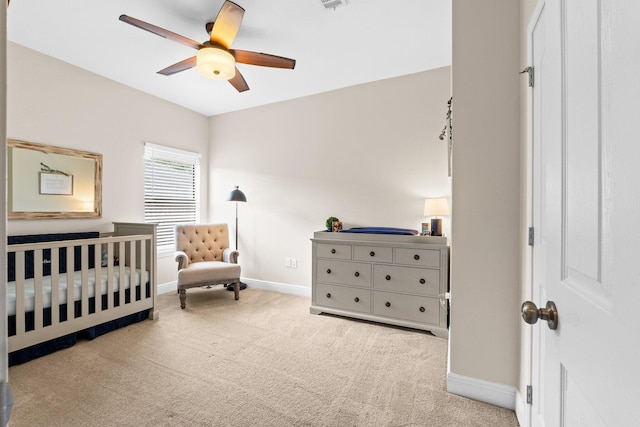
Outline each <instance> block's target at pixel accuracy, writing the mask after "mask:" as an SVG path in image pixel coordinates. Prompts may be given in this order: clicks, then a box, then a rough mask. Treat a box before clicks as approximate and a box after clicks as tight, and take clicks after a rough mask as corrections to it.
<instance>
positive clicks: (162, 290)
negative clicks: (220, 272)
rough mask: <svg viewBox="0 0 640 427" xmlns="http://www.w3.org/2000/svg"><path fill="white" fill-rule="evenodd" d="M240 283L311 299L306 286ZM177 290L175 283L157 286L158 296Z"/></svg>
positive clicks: (262, 282)
mask: <svg viewBox="0 0 640 427" xmlns="http://www.w3.org/2000/svg"><path fill="white" fill-rule="evenodd" d="M240 281H241V282H242V283H245V284H246V285H247V287H249V288H256V289H264V290H266V291H274V292H280V293H283V294H290V295H297V296H301V297H309V298H311V288H308V287H306V286H298V285H288V284H286V283H277V282H267V281H264V280H255V279H247V278H246V277H243V278H241V279H240ZM177 290H178V283H177V282H176V281H173V282H168V283H163V284H161V285H158V295H161V294H168V293H169V292H173V293H175V292H176V291H177Z"/></svg>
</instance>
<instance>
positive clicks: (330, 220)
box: [324, 216, 342, 231]
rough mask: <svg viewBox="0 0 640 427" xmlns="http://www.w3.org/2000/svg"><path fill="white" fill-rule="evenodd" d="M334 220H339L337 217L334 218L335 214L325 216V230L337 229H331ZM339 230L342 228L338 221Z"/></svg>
mask: <svg viewBox="0 0 640 427" xmlns="http://www.w3.org/2000/svg"><path fill="white" fill-rule="evenodd" d="M334 222H340V220H339V219H338V218H336V217H335V216H330V217H329V218H327V220H326V221H325V222H324V226H325V227H327V231H337V230H334V229H333V223H334ZM340 230H342V223H341V222H340Z"/></svg>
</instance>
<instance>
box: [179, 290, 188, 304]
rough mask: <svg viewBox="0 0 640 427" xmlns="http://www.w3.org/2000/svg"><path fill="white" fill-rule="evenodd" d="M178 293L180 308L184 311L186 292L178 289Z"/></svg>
mask: <svg viewBox="0 0 640 427" xmlns="http://www.w3.org/2000/svg"><path fill="white" fill-rule="evenodd" d="M178 293H179V294H180V308H182V309H184V308H185V307H186V306H187V290H186V289H178Z"/></svg>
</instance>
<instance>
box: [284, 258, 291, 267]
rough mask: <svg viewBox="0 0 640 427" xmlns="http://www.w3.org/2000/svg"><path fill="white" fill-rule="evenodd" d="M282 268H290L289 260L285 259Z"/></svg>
mask: <svg viewBox="0 0 640 427" xmlns="http://www.w3.org/2000/svg"><path fill="white" fill-rule="evenodd" d="M284 266H285V267H287V268H291V258H285V260H284Z"/></svg>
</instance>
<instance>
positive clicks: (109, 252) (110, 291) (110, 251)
mask: <svg viewBox="0 0 640 427" xmlns="http://www.w3.org/2000/svg"><path fill="white" fill-rule="evenodd" d="M113 287H114V286H113V242H109V243H107V310H110V309H112V308H113V304H114V301H113V295H114V294H113Z"/></svg>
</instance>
